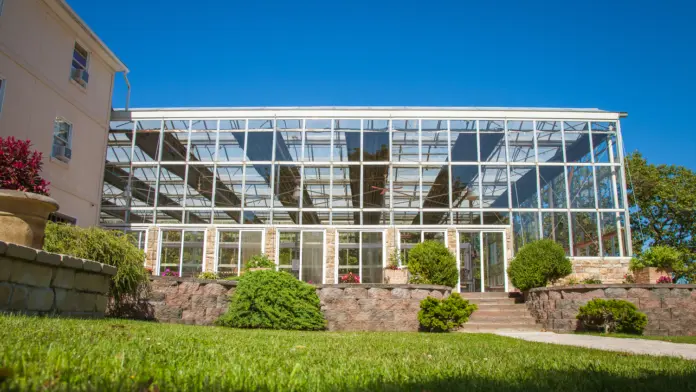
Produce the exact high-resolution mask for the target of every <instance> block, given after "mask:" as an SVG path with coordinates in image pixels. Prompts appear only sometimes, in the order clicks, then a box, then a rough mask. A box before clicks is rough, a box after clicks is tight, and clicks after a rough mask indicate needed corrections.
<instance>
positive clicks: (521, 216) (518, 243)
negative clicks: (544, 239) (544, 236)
mask: <svg viewBox="0 0 696 392" xmlns="http://www.w3.org/2000/svg"><path fill="white" fill-rule="evenodd" d="M512 230H513V232H514V239H515V253H517V252H519V250H520V249H521V248H522V247H523V246H525V245H527V244H528V243H530V242H533V241H536V240H538V239H539V216H538V215H537V213H536V212H513V213H512Z"/></svg>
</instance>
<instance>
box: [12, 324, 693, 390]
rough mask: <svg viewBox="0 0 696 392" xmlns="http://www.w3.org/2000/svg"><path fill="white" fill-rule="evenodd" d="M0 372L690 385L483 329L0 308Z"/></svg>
mask: <svg viewBox="0 0 696 392" xmlns="http://www.w3.org/2000/svg"><path fill="white" fill-rule="evenodd" d="M3 368H4V369H3ZM2 374H5V375H6V376H7V375H9V376H7V377H6V379H5V381H4V382H2V381H0V390H39V389H45V390H71V391H80V390H83V391H86V390H90V391H96V390H99V391H111V390H131V391H145V390H151V391H155V390H162V391H170V390H173V391H184V390H199V391H215V390H238V391H242V390H244V391H251V390H261V391H265V390H290V391H349V390H350V391H355V390H365V391H375V390H384V391H402V390H413V391H447V390H452V391H464V390H466V391H516V392H517V391H519V392H522V391H524V392H530V391H542V390H543V391H609V390H611V391H632V392H635V391H643V390H664V389H665V388H668V389H669V390H670V391H694V390H696V361H686V360H681V359H676V358H668V357H649V356H641V355H631V354H624V353H612V352H604V351H598V350H589V349H582V348H576V347H565V346H557V345H546V344H539V343H531V342H525V341H521V340H516V339H511V338H505V337H501V336H495V335H484V334H481V335H478V334H476V335H473V334H459V333H451V334H425V333H345V332H344V333H334V332H287V331H268V330H235V329H226V328H218V327H196V326H186V325H173V324H156V323H146V322H137V321H124V320H71V319H49V318H30V317H12V316H0V379H2V377H3V376H2Z"/></svg>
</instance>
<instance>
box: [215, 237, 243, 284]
mask: <svg viewBox="0 0 696 392" xmlns="http://www.w3.org/2000/svg"><path fill="white" fill-rule="evenodd" d="M217 253H218V260H217V272H218V273H219V274H221V275H228V276H230V275H234V276H236V275H239V269H238V268H239V232H238V231H221V232H220V234H219V242H218V252H217Z"/></svg>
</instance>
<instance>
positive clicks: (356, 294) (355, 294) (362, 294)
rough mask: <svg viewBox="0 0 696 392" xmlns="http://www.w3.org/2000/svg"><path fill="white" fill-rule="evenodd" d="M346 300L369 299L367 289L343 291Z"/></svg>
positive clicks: (353, 288)
mask: <svg viewBox="0 0 696 392" xmlns="http://www.w3.org/2000/svg"><path fill="white" fill-rule="evenodd" d="M343 296H344V297H345V298H357V299H360V298H367V289H365V288H362V287H347V288H345V289H344V290H343Z"/></svg>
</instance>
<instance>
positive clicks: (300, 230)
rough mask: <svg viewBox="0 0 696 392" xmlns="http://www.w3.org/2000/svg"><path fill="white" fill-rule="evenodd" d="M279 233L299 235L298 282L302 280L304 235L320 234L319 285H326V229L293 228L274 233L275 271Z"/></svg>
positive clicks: (277, 258)
mask: <svg viewBox="0 0 696 392" xmlns="http://www.w3.org/2000/svg"><path fill="white" fill-rule="evenodd" d="M280 233H298V234H299V235H300V266H299V275H298V276H299V280H303V276H302V265H303V264H304V260H303V252H304V233H321V238H322V241H321V243H322V248H321V283H322V284H324V283H326V229H320V228H310V227H307V226H305V227H303V228H293V229H278V230H277V231H276V238H275V242H276V243H275V261H276V269H279V268H280Z"/></svg>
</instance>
